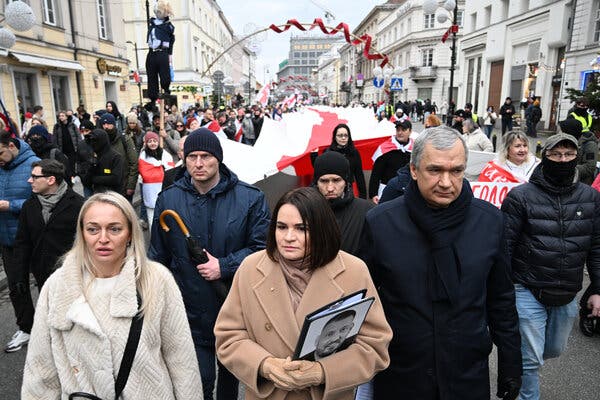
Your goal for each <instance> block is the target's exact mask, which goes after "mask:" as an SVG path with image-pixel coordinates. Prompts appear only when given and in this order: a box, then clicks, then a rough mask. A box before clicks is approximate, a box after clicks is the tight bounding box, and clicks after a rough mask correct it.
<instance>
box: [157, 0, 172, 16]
mask: <svg viewBox="0 0 600 400" xmlns="http://www.w3.org/2000/svg"><path fill="white" fill-rule="evenodd" d="M155 9H156V11H158V12H160V13H161V14H162V17H163V18H164V17H171V16H173V6H172V5H171V3H169V2H168V1H166V0H158V2H156V8H155ZM157 16H158V15H157ZM159 18H160V17H159Z"/></svg>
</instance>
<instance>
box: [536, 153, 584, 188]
mask: <svg viewBox="0 0 600 400" xmlns="http://www.w3.org/2000/svg"><path fill="white" fill-rule="evenodd" d="M576 166H577V158H575V159H573V160H571V161H566V162H557V161H552V160H550V159H549V158H548V157H546V156H544V157H543V158H542V173H543V174H544V178H545V179H546V180H547V181H548V182H550V183H551V184H553V185H555V186H570V185H572V184H573V179H574V178H575V167H576Z"/></svg>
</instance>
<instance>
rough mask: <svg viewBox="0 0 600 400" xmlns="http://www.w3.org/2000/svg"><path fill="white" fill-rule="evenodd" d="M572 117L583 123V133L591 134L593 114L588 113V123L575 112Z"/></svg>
mask: <svg viewBox="0 0 600 400" xmlns="http://www.w3.org/2000/svg"><path fill="white" fill-rule="evenodd" d="M571 116H572V117H573V118H575V119H576V120H577V121H579V122H581V127H582V129H581V133H585V132H589V131H590V128H591V127H592V116H591V114H589V113H588V117H587V121H586V119H585V117H582V116H580V115H577V114H575V113H574V112H572V113H571Z"/></svg>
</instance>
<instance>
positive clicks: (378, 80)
mask: <svg viewBox="0 0 600 400" xmlns="http://www.w3.org/2000/svg"><path fill="white" fill-rule="evenodd" d="M384 82H385V80H384V79H383V78H373V86H375V87H376V88H378V89H380V88H382V87H383V83H384Z"/></svg>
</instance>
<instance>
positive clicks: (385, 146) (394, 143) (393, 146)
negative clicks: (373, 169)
mask: <svg viewBox="0 0 600 400" xmlns="http://www.w3.org/2000/svg"><path fill="white" fill-rule="evenodd" d="M414 142H415V141H414V140H413V138H410V139H408V143H407V144H406V145H403V144H401V143H400V142H398V140H396V137H395V136H392V137H390V138H389V139H388V140H386V141H385V142H383V143H381V144H380V145H379V147H377V149H376V150H375V152H374V153H373V155H372V156H371V160H373V162H375V160H377V158H379V156H382V155H384V154H385V153H388V152H390V151H392V150H402V151H404V152H411V151H412V149H413V144H414Z"/></svg>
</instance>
